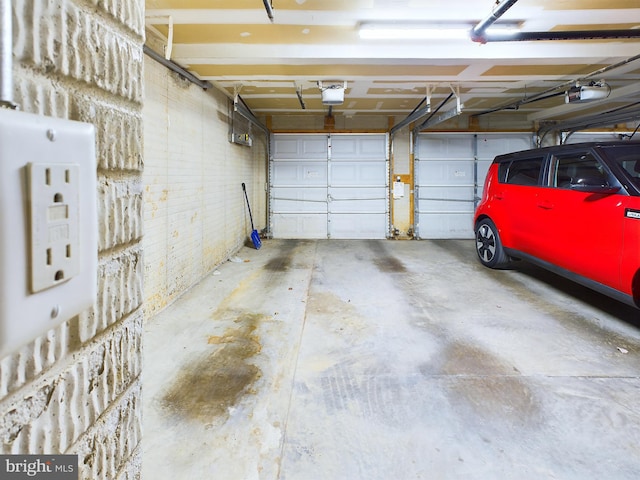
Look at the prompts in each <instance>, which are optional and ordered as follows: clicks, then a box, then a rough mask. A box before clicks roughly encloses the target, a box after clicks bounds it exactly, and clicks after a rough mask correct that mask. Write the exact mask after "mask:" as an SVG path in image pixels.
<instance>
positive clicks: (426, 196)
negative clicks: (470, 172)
mask: <svg viewBox="0 0 640 480" xmlns="http://www.w3.org/2000/svg"><path fill="white" fill-rule="evenodd" d="M418 198H419V200H420V213H421V214H422V213H440V214H444V213H448V212H450V213H461V212H466V213H471V214H473V212H474V208H475V206H474V193H473V189H472V188H469V187H468V186H462V187H450V186H447V187H420V190H419V195H418Z"/></svg>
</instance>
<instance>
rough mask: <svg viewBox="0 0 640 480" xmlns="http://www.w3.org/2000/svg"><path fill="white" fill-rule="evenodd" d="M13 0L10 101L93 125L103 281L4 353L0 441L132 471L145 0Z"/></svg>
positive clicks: (136, 436)
mask: <svg viewBox="0 0 640 480" xmlns="http://www.w3.org/2000/svg"><path fill="white" fill-rule="evenodd" d="M11 3H12V9H13V29H14V35H13V37H14V47H13V51H14V59H15V64H14V81H15V101H16V103H19V104H20V108H21V110H23V111H27V112H32V113H39V114H44V115H49V116H54V117H61V118H68V119H73V120H80V121H85V122H90V123H93V124H94V125H95V127H96V137H97V138H96V151H97V165H98V168H97V172H96V175H97V179H98V191H97V192H96V195H97V198H98V208H99V245H97V246H96V248H97V249H98V251H99V267H98V275H97V278H96V282H97V284H98V292H99V293H98V300H97V303H96V305H95V306H94V307H93V308H92V309H91V310H90V311H87V312H85V313H83V314H82V315H80V316H79V317H76V318H74V319H72V320H70V321H68V322H67V323H65V324H63V325H62V326H60V327H59V328H56V329H54V330H51V331H50V332H48V333H47V334H45V335H44V336H42V337H41V338H38V339H36V340H35V341H34V342H32V343H31V344H29V345H27V346H24V347H22V348H20V349H18V350H17V351H16V352H15V353H13V354H11V355H9V356H7V357H6V358H2V359H1V360H0V452H1V453H3V454H9V453H20V454H27V453H34V454H35V453H47V454H51V453H69V454H78V455H79V467H80V478H82V479H105V480H107V479H108V480H112V479H133V478H139V477H140V464H141V462H140V439H141V400H140V391H141V383H140V372H141V367H142V364H141V360H142V359H141V352H142V317H143V311H142V303H143V298H144V294H143V276H144V269H143V265H142V243H141V239H142V234H143V228H142V227H143V217H142V215H143V213H142V212H143V201H142V190H143V188H142V164H143V162H142V148H143V145H142V134H143V128H142V102H143V53H142V45H143V43H144V1H143V0H110V1H108V2H102V1H98V0H48V1H40V0H13V1H12V2H11ZM0 234H3V235H6V234H7V233H6V232H0ZM24 320H25V321H28V319H27V318H25V319H24Z"/></svg>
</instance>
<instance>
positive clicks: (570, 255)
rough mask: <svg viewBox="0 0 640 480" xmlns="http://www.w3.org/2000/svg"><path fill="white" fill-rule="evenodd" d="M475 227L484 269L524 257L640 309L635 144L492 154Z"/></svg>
mask: <svg viewBox="0 0 640 480" xmlns="http://www.w3.org/2000/svg"><path fill="white" fill-rule="evenodd" d="M474 231H475V238H476V251H477V253H478V257H479V258H480V261H481V262H482V264H483V265H485V266H487V267H490V268H505V267H507V266H508V265H509V263H510V261H511V260H512V259H523V260H527V261H530V262H532V263H535V264H537V265H540V266H542V267H544V268H546V269H548V270H551V271H553V272H555V273H558V274H560V275H563V276H565V277H567V278H570V279H571V280H574V281H576V282H578V283H581V284H583V285H585V286H587V287H590V288H592V289H594V290H597V291H600V292H602V293H604V294H606V295H609V296H611V297H613V298H616V299H618V300H621V301H623V302H625V303H628V304H630V305H633V306H636V307H638V308H640V142H638V143H636V142H629V141H627V142H610V143H580V144H565V145H558V146H553V147H546V148H539V149H534V150H526V151H522V152H516V153H510V154H507V155H500V156H498V157H496V158H495V160H494V161H493V163H492V164H491V167H490V169H489V172H488V174H487V178H486V180H485V185H484V192H483V196H482V200H481V202H480V204H479V205H478V207H477V209H476V213H475V217H474Z"/></svg>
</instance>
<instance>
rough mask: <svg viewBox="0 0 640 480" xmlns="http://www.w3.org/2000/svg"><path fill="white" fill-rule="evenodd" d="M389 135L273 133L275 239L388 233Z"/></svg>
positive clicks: (272, 228)
mask: <svg viewBox="0 0 640 480" xmlns="http://www.w3.org/2000/svg"><path fill="white" fill-rule="evenodd" d="M387 144H388V143H387V136H386V135H383V134H371V135H347V134H342V135H286V134H278V135H274V136H273V139H272V155H271V156H272V159H271V163H270V221H271V232H272V234H273V237H274V238H313V239H318V238H340V239H346V238H361V239H362V238H386V236H387V233H388V230H389V208H388V205H389V195H388V191H389V189H388V178H389V174H388V161H387V151H388V147H387Z"/></svg>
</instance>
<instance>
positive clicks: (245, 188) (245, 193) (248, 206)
mask: <svg viewBox="0 0 640 480" xmlns="http://www.w3.org/2000/svg"><path fill="white" fill-rule="evenodd" d="M242 191H243V192H244V198H245V199H246V200H247V208H248V209H249V220H251V230H252V231H253V230H254V228H253V217H252V216H251V205H249V197H247V187H245V186H244V182H242Z"/></svg>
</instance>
